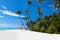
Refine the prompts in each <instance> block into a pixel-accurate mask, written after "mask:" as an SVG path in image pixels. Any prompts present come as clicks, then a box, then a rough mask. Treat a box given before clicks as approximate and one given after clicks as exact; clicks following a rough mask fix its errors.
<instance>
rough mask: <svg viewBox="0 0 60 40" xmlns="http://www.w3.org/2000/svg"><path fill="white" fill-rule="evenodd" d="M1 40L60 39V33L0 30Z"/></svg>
mask: <svg viewBox="0 0 60 40" xmlns="http://www.w3.org/2000/svg"><path fill="white" fill-rule="evenodd" d="M0 40H60V35H59V34H46V33H38V32H33V31H29V30H4V31H0Z"/></svg>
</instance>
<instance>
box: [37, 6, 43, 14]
mask: <svg viewBox="0 0 60 40" xmlns="http://www.w3.org/2000/svg"><path fill="white" fill-rule="evenodd" d="M41 14H42V11H41V8H40V7H38V15H41Z"/></svg>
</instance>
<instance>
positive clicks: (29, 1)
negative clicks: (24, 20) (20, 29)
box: [26, 0, 32, 20]
mask: <svg viewBox="0 0 60 40" xmlns="http://www.w3.org/2000/svg"><path fill="white" fill-rule="evenodd" d="M27 2H28V10H27V11H26V12H27V13H28V14H29V15H28V16H29V19H30V20H31V18H30V6H31V5H32V2H31V0H27Z"/></svg>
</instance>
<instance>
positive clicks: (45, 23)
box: [32, 13, 60, 34]
mask: <svg viewBox="0 0 60 40" xmlns="http://www.w3.org/2000/svg"><path fill="white" fill-rule="evenodd" d="M57 15H59V14H57ZM57 15H56V13H53V14H52V15H50V16H45V18H44V19H43V20H42V21H41V20H38V21H37V22H35V24H34V26H33V29H32V31H38V32H46V33H57V34H59V33H60V20H59V19H60V18H59V16H57ZM39 21H40V22H39ZM37 23H38V24H37Z"/></svg>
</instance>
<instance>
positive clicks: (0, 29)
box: [0, 28, 19, 30]
mask: <svg viewBox="0 0 60 40" xmlns="http://www.w3.org/2000/svg"><path fill="white" fill-rule="evenodd" d="M17 29H19V28H0V30H17Z"/></svg>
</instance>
